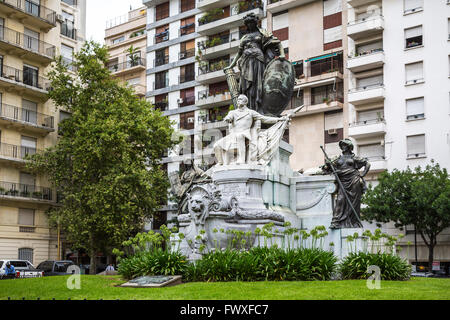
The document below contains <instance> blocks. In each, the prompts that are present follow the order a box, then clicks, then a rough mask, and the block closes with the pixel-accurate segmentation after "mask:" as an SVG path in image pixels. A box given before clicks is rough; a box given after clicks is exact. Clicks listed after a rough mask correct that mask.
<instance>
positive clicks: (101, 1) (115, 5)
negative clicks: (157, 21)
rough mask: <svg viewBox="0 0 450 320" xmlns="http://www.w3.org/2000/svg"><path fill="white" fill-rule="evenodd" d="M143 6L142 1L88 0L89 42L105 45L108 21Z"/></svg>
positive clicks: (87, 23) (87, 25) (87, 24)
mask: <svg viewBox="0 0 450 320" xmlns="http://www.w3.org/2000/svg"><path fill="white" fill-rule="evenodd" d="M130 6H131V7H132V8H133V9H137V8H140V7H142V6H143V4H142V0H87V22H86V28H87V40H91V39H93V40H95V41H97V42H100V43H104V40H105V39H104V38H105V27H106V21H108V20H110V19H113V18H115V17H118V16H122V15H126V14H127V13H128V11H129V10H130Z"/></svg>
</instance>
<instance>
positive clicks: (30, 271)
mask: <svg viewBox="0 0 450 320" xmlns="http://www.w3.org/2000/svg"><path fill="white" fill-rule="evenodd" d="M8 262H9V263H10V264H11V265H12V266H14V269H15V270H16V275H15V277H16V278H40V277H42V276H43V272H42V271H41V270H37V269H36V268H35V267H34V266H33V264H31V262H30V261H28V260H2V261H0V279H2V278H5V276H6V265H7V264H8Z"/></svg>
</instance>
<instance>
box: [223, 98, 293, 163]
mask: <svg viewBox="0 0 450 320" xmlns="http://www.w3.org/2000/svg"><path fill="white" fill-rule="evenodd" d="M236 102H237V108H236V110H233V111H231V112H230V113H228V115H227V116H226V117H225V119H224V121H226V122H228V123H229V134H228V135H227V136H226V137H224V138H222V139H220V140H219V141H217V142H216V143H215V144H214V153H215V155H216V158H217V162H218V164H219V165H229V164H246V163H247V164H256V163H257V155H258V146H257V144H258V134H259V131H260V129H261V123H267V124H275V123H277V122H278V121H286V119H287V117H282V118H276V117H268V116H263V115H261V114H259V113H258V112H256V111H255V110H251V109H249V108H247V104H248V98H247V97H246V96H245V95H240V96H239V97H238V98H237V101H236ZM246 141H248V152H247V148H246ZM235 150H237V159H236V160H235V161H234V160H233V161H231V158H234V151H235Z"/></svg>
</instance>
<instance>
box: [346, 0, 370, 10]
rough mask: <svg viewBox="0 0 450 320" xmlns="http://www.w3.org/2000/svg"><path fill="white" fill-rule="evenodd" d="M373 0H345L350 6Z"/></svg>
mask: <svg viewBox="0 0 450 320" xmlns="http://www.w3.org/2000/svg"><path fill="white" fill-rule="evenodd" d="M374 1H375V0H347V3H348V4H349V5H351V6H352V7H354V8H355V7H359V6H362V5H365V4H369V3H372V2H374Z"/></svg>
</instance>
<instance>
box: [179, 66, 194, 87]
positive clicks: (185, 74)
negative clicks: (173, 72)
mask: <svg viewBox="0 0 450 320" xmlns="http://www.w3.org/2000/svg"><path fill="white" fill-rule="evenodd" d="M194 80H195V63H191V64H188V65H185V66H182V67H181V68H180V83H184V82H188V81H194Z"/></svg>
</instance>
